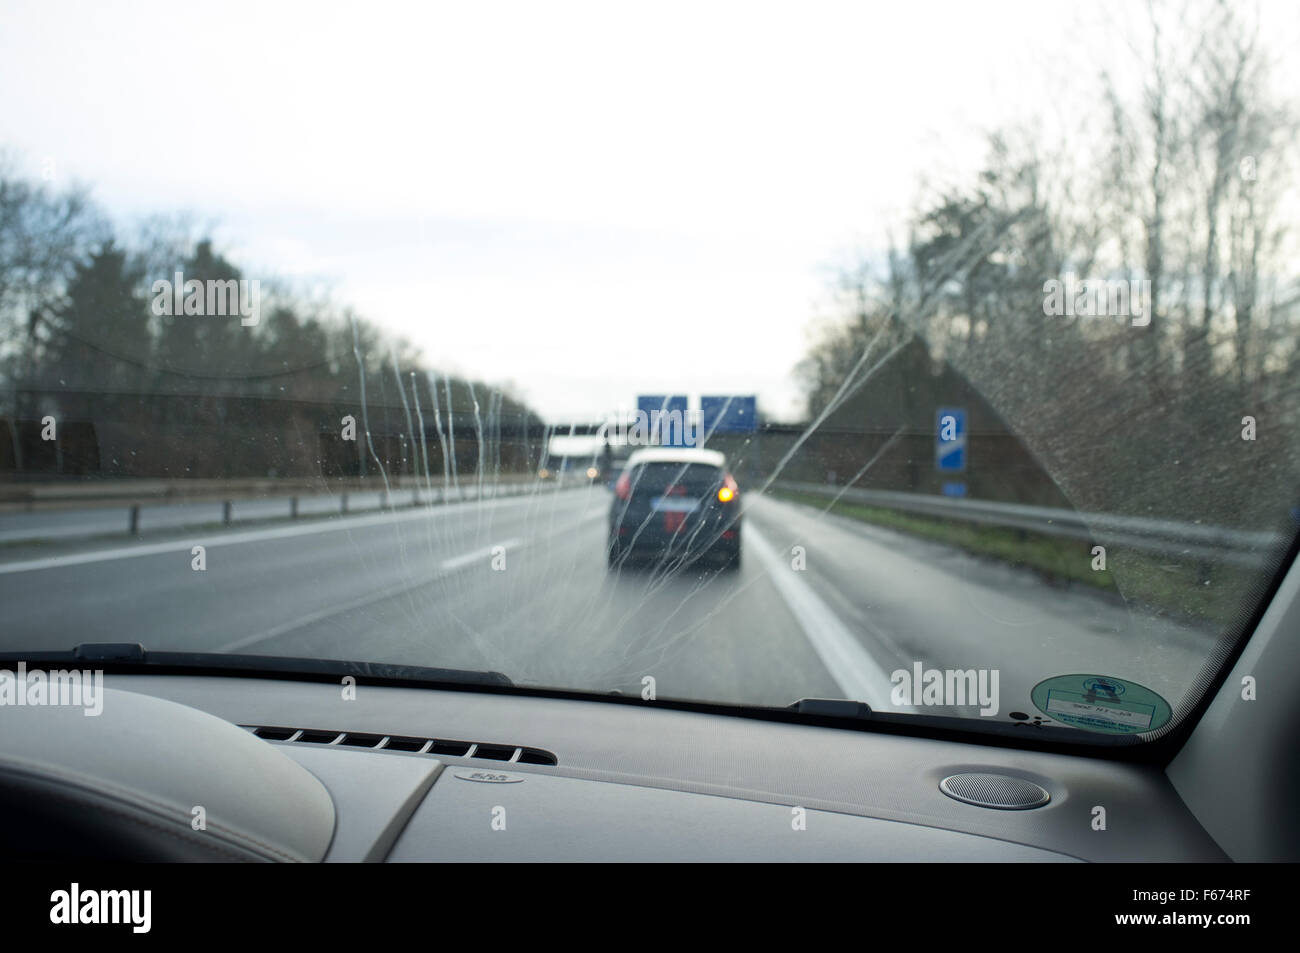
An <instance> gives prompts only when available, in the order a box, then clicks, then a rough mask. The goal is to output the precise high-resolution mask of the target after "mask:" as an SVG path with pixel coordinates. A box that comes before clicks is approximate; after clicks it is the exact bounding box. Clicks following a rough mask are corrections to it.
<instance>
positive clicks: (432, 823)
mask: <svg viewBox="0 0 1300 953" xmlns="http://www.w3.org/2000/svg"><path fill="white" fill-rule="evenodd" d="M105 685H106V687H107V688H109V689H110V690H116V691H122V692H128V693H132V697H134V696H146V697H147V698H149V699H155V700H163V702H164V703H166V702H170V703H173V704H171V705H165V707H166V709H167V710H168V711H166V712H163V711H159V712H155V713H154V718H155V720H160V721H162V722H164V723H166V722H174V723H177V724H180V723H183V722H185V721H186V719H188V718H191V717H202V718H205V719H206V718H211V719H212V720H214V721H215V720H219V721H220V722H223V723H224V726H225V728H227V729H228V730H226V731H224V732H222V731H216V730H214V729H213V728H212V725H211V724H210V723H209V722H208V721H207V720H204V721H203V724H204V725H205V726H206V728H205V730H206V731H207V734H206V735H205V736H204V740H203V742H202V744H203V750H202V751H200V752H198V756H197V757H196V759H195V765H185V764H178V763H176V762H173V765H174V767H175V770H176V772H177V773H179V774H182V775H187V776H188V777H189V779H190V780H189V781H188V782H187V783H189V784H190V785H191V787H190V788H189V789H188V790H186V789H182V790H174V789H173V790H172V791H171V799H170V801H169V802H168V803H169V804H171V805H172V807H171V808H164V810H167V809H171V810H180V809H182V808H184V809H185V810H186V812H187V813H186V814H185V815H184V816H183V817H182V818H180V820H182V821H184V822H188V821H189V814H188V806H187V805H188V802H189V801H193V802H194V803H195V804H204V805H205V809H206V811H207V813H208V816H209V817H210V818H212V819H213V820H214V821H215V822H216V823H217V824H219V825H220V824H221V823H223V819H224V818H227V817H233V818H234V819H235V820H234V821H232V822H231V823H229V824H227V827H236V828H237V827H238V826H239V824H240V823H243V824H245V827H247V825H248V824H255V825H262V827H263V830H261V831H260V832H259V840H260V842H262V843H272V842H273V841H274V839H275V838H276V837H278V836H279V831H278V829H277V828H276V825H281V824H284V823H285V817H286V816H288V815H292V814H293V813H294V812H293V810H291V808H292V807H293V805H289V804H286V805H284V808H285V810H284V811H283V812H281V814H277V812H276V809H275V807H274V802H275V801H276V799H277V797H278V796H279V791H280V789H284V790H288V791H289V792H290V796H291V797H292V798H293V799H295V800H296V801H297V802H299V803H298V804H297V808H298V810H299V812H300V813H301V812H302V811H306V812H307V813H309V814H311V815H312V817H313V818H314V820H312V823H311V825H309V828H310V829H302V828H303V824H302V818H300V817H299V818H296V819H295V820H294V823H295V824H297V828H296V829H295V831H296V832H295V834H294V836H295V837H296V838H297V840H296V842H295V843H296V850H295V852H294V853H295V856H294V857H293V858H291V859H302V860H321V859H323V860H325V861H329V862H334V861H381V860H386V861H389V862H408V861H487V860H492V861H499V860H520V861H573V860H614V861H619V860H629V861H636V860H640V861H646V860H649V861H669V860H767V861H801V860H890V861H949V860H951V861H965V860H981V861H990V860H992V861H1044V860H1047V861H1079V860H1083V861H1123V860H1142V861H1220V860H1224V859H1226V856H1225V854H1224V853H1223V851H1222V850H1221V849H1220V848H1219V847H1218V846H1217V845H1216V844H1215V842H1214V840H1212V839H1211V837H1210V836H1209V835H1208V834H1207V833H1206V832H1205V831H1204V830H1203V829H1202V827H1201V826H1200V825H1199V824H1198V823H1197V821H1196V819H1195V818H1194V817H1193V816H1192V814H1191V813H1190V811H1189V810H1188V809H1187V807H1186V806H1185V805H1184V803H1183V801H1182V800H1181V799H1180V798H1179V796H1178V794H1177V792H1176V791H1175V790H1174V788H1173V786H1172V785H1171V784H1170V782H1169V780H1168V779H1167V778H1166V776H1165V775H1164V773H1163V772H1162V771H1161V770H1160V769H1159V768H1156V767H1151V766H1146V765H1141V764H1128V763H1116V762H1111V761H1104V760H1100V759H1093V758H1083V757H1073V756H1069V755H1063V754H1053V753H1044V752H1036V751H1025V750H1013V749H1004V748H997V747H990V746H980V745H967V744H963V743H959V742H952V741H940V740H934V739H926V738H915V737H908V736H902V735H889V734H874V733H870V732H863V731H852V730H840V729H835V728H823V727H814V726H806V725H799V724H789V723H782V722H769V721H758V720H752V719H744V718H736V717H729V716H725V715H713V714H701V713H697V712H688V711H681V710H673V709H668V708H654V707H644V706H629V705H618V704H609V703H605V702H601V701H585V700H572V699H558V698H549V697H535V696H520V695H507V694H489V693H478V692H473V691H437V690H426V689H415V688H400V687H372V686H360V687H358V688H357V689H356V697H355V698H352V699H347V698H346V697H345V695H346V693H345V692H342V691H341V690H340V687H339V686H338V685H336V684H325V683H319V682H307V681H290V680H274V679H265V678H249V679H240V678H231V677H207V676H201V677H190V676H177V675H113V674H110V675H108V676H106V678H105ZM121 697H122V698H125V697H126V696H121ZM182 706H183V707H182ZM111 707H112V706H109V705H106V706H105V713H106V714H107V713H108V712H109V711H110V710H111ZM120 707H130V706H120ZM191 712H192V713H194V714H193V715H191V714H188V713H191ZM86 721H87V722H98V721H100V720H99V719H86ZM266 726H272V727H273V728H276V729H279V730H272V731H269V732H268V731H265V730H263V731H258V730H257V729H258V728H263V729H264V728H265V727H266ZM79 727H80V730H81V733H82V734H86V731H85V727H84V726H79ZM90 734H92V735H94V734H98V735H100V736H101V737H100V738H99V739H98V742H97V743H98V744H99V745H101V746H102V747H104V748H105V750H107V751H111V750H112V749H113V748H114V746H119V747H120V746H122V745H130V744H133V743H138V742H140V740H141V739H140V738H139V737H136V738H134V739H133V738H132V737H131V736H130V733H128V734H127V736H126V737H123V736H122V732H121V727H120V725H119V726H118V727H117V728H116V729H115V728H114V727H113V725H112V724H111V723H110V722H108V721H105V722H104V724H103V726H102V727H99V728H96V727H91V728H90ZM259 735H268V736H269V737H259ZM186 736H187V737H189V732H188V729H187V735H186ZM271 738H274V739H277V740H270V739H271ZM236 739H238V740H236ZM393 739H405V747H406V748H407V749H408V750H397V749H396V748H395V747H390V743H392V744H396V742H395V741H393ZM411 739H415V740H414V741H412V740H411ZM420 739H430V741H429V742H428V743H427V744H424V745H420V744H419V741H420ZM432 739H462V740H464V741H467V742H470V744H469V745H468V747H467V748H466V747H463V746H462V747H461V748H456V747H455V746H445V745H444V746H443V747H442V748H441V749H440V750H434V747H433V746H434V742H433V741H432ZM40 741H41V742H42V743H43V744H44V749H43V750H45V751H49V750H50V746H49V741H50V739H48V738H45V739H40ZM154 741H155V742H156V741H157V739H154ZM250 745H251V746H256V749H257V752H258V753H257V755H256V757H257V758H258V759H263V761H264V763H262V764H260V766H259V768H258V771H259V772H261V773H262V775H263V778H262V780H261V781H256V780H254V781H250V782H248V784H250V785H251V786H252V787H253V790H248V791H245V792H244V795H245V796H246V797H252V798H261V799H262V800H263V801H267V802H270V803H271V805H272V806H271V807H269V808H268V807H267V806H266V805H265V804H264V805H263V808H262V809H261V813H260V814H258V815H257V816H254V817H252V818H251V819H250V818H249V817H248V816H245V815H247V811H248V809H247V807H246V806H243V805H239V804H236V803H234V801H235V800H238V797H239V795H238V793H237V791H236V790H234V789H232V788H231V787H230V786H229V784H227V785H226V786H225V787H221V785H220V784H217V782H216V779H217V778H218V777H221V776H222V772H221V771H213V772H211V774H210V776H208V775H205V774H204V770H203V769H202V768H200V767H198V766H197V765H198V763H199V762H202V763H205V764H207V765H209V766H210V765H221V766H223V770H224V771H226V772H229V771H231V770H235V771H238V768H237V767H235V765H236V762H238V761H240V760H241V759H246V758H247V757H248V751H246V750H244V749H245V748H246V747H247V746H250ZM410 749H415V750H410ZM33 750H35V748H34V749H33ZM249 750H252V749H251V748H250V749H249ZM527 752H533V753H534V754H537V753H540V754H538V755H537V756H536V757H534V756H533V755H529V754H526V753H527ZM476 754H482V755H486V756H487V757H476V756H475V755H476ZM547 754H553V759H554V761H555V763H554V764H549V763H540V762H545V761H546V760H549V759H548V758H546V757H543V756H544V755H547ZM176 757H178V758H181V759H182V761H183V759H184V758H186V757H188V755H187V754H185V753H184V752H179V751H178V754H177V755H176ZM525 757H528V758H530V759H531V760H532V761H534V762H537V763H524V761H523V760H522V759H523V758H525ZM280 761H283V762H284V763H285V764H288V765H291V766H292V767H293V768H294V769H295V770H294V771H290V770H288V769H286V768H284V767H283V765H280V766H278V767H276V768H275V771H277V772H278V774H277V775H275V776H272V775H268V774H266V772H267V771H268V768H267V765H276V764H278V762H280ZM297 769H302V771H301V774H302V776H298V775H297V774H296V770H297ZM963 772H978V773H988V774H996V775H1000V776H1003V777H1005V778H1009V779H1023V780H1024V781H1029V782H1033V783H1034V784H1036V785H1038V786H1039V787H1041V788H1042V789H1043V790H1044V791H1045V792H1046V794H1047V803H1045V804H1043V805H1042V806H1039V807H1035V808H1033V809H1031V810H994V809H989V808H987V807H980V806H975V805H972V804H968V803H963V802H961V801H958V800H955V799H954V798H952V797H949V796H947V795H945V794H944V793H943V792H942V791H941V790H940V782H941V781H943V780H944V779H945V778H947V777H949V776H952V775H955V774H960V773H963ZM286 779H288V780H286ZM309 779H310V780H309ZM314 782H319V785H320V786H321V787H322V788H323V789H324V791H326V792H328V798H329V801H330V804H331V806H332V811H333V816H332V827H331V828H330V830H329V834H328V837H323V836H322V835H321V825H322V823H324V822H323V820H322V818H323V817H324V815H325V814H326V813H327V810H328V809H327V808H326V807H325V806H323V805H322V804H320V803H314V804H313V803H312V801H311V799H312V798H313V797H315V796H316V795H315V794H314V792H313V790H312V786H313V783H314ZM165 784H171V785H173V788H174V786H175V781H174V779H173V780H172V781H167V782H165ZM214 785H215V786H214ZM182 788H184V785H182ZM214 792H216V793H214ZM1097 807H1102V808H1104V809H1105V815H1106V819H1107V822H1106V825H1105V829H1104V830H1103V829H1098V828H1097V825H1096V824H1095V821H1094V818H1095V808H1097ZM155 821H156V818H155ZM190 836H191V837H192V836H193V835H190ZM260 859H290V858H285V857H280V856H268V857H263V858H260Z"/></svg>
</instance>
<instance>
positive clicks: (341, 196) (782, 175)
mask: <svg viewBox="0 0 1300 953" xmlns="http://www.w3.org/2000/svg"><path fill="white" fill-rule="evenodd" d="M0 23H3V29H0V84H3V88H4V91H5V95H4V96H3V97H0V117H3V121H0V651H3V652H6V653H19V652H33V653H34V652H54V651H70V650H71V649H73V647H75V646H77V645H80V644H83V643H104V642H109V643H139V644H140V645H142V646H143V647H144V650H145V656H144V661H145V662H146V664H147V662H148V659H149V653H169V652H170V653H176V652H186V653H212V654H215V655H219V656H230V657H232V658H233V657H234V656H239V657H241V658H242V659H245V660H247V659H248V658H252V659H254V660H256V659H259V658H264V659H268V660H269V659H271V658H275V659H280V660H284V659H290V660H301V661H303V662H304V663H305V662H306V661H308V660H322V659H324V660H343V661H351V662H366V663H384V664H390V665H401V666H411V667H418V668H426V667H427V668H435V669H440V670H456V671H459V672H468V673H484V672H490V673H498V674H499V675H500V676H503V677H504V678H505V679H508V680H509V681H510V682H512V683H513V684H514V685H515V686H517V687H519V688H521V689H524V690H552V689H553V690H563V691H567V692H586V693H593V694H596V695H600V696H602V697H607V696H610V695H611V693H618V694H619V695H621V696H623V697H625V698H628V699H636V700H642V701H644V702H646V703H654V702H683V701H685V702H702V703H711V704H720V705H734V706H746V707H786V706H790V705H794V704H796V703H798V702H800V700H807V699H839V700H852V701H855V702H861V703H865V705H867V706H869V708H870V709H871V711H872V712H880V713H884V712H888V713H891V714H893V715H896V716H898V717H900V718H913V717H914V718H916V719H918V720H920V719H926V718H933V717H936V716H944V717H955V718H960V719H962V721H961V724H962V725H964V726H966V727H968V728H969V730H971V731H979V730H982V729H984V728H986V727H988V726H991V725H999V726H1009V725H1012V724H1018V725H1023V726H1024V727H1025V729H1026V732H1029V731H1034V730H1036V729H1043V728H1047V729H1051V728H1056V729H1063V730H1068V731H1069V732H1070V733H1071V734H1070V737H1074V736H1075V735H1076V734H1077V735H1078V736H1079V737H1086V738H1089V739H1092V740H1093V741H1096V742H1097V743H1108V742H1110V741H1114V740H1121V741H1131V742H1139V743H1140V742H1142V741H1147V740H1151V739H1153V738H1157V737H1159V736H1160V735H1161V734H1162V733H1165V732H1168V731H1171V730H1173V729H1174V728H1175V727H1176V726H1177V724H1178V722H1179V719H1180V718H1181V717H1183V716H1184V715H1185V714H1186V713H1187V712H1188V711H1189V710H1190V709H1191V708H1192V707H1193V706H1195V704H1196V703H1197V702H1198V701H1199V699H1200V697H1201V695H1202V693H1203V692H1204V691H1205V690H1206V688H1207V686H1208V685H1210V684H1212V682H1213V678H1214V676H1215V674H1216V673H1217V672H1218V671H1219V670H1220V668H1221V666H1222V665H1223V662H1224V660H1225V658H1227V657H1229V656H1230V655H1231V653H1232V651H1233V649H1234V646H1236V645H1238V644H1239V642H1240V640H1241V639H1242V638H1243V637H1244V636H1245V635H1248V634H1249V629H1250V626H1251V625H1252V624H1253V622H1254V620H1255V619H1256V618H1257V617H1258V612H1259V611H1260V609H1261V606H1262V605H1263V604H1264V602H1265V601H1266V600H1267V598H1268V596H1269V594H1270V592H1271V587H1272V586H1273V584H1274V580H1275V579H1276V578H1277V574H1278V572H1279V569H1280V568H1281V567H1282V564H1283V560H1284V559H1285V558H1286V554H1287V553H1288V551H1289V547H1290V545H1291V542H1292V539H1293V537H1294V536H1295V534H1296V531H1297V526H1298V525H1300V388H1298V387H1297V381H1298V380H1300V254H1298V252H1300V230H1298V229H1297V223H1298V222H1300V217H1298V216H1297V212H1298V211H1300V207H1298V206H1300V201H1298V190H1297V184H1298V183H1300V146H1298V145H1297V144H1298V143H1300V136H1298V135H1297V132H1298V131H1300V130H1298V129H1297V123H1300V81H1298V75H1297V64H1296V60H1295V57H1294V51H1295V50H1296V49H1300V11H1298V10H1297V9H1296V7H1295V6H1294V4H1291V3H1287V2H1281V3H1260V4H1223V3H1218V2H1213V0H1191V2H1188V3H1182V2H1180V3H1166V2H1163V0H1152V2H1151V3H1149V4H1130V3H1110V4H1103V3H1099V4H1084V5H1079V4H1074V3H1063V2H1005V3H993V4H980V5H968V4H961V3H920V4H892V5H878V4H858V3H848V4H829V3H828V4H820V3H817V4H788V5H777V6H766V5H764V6H755V5H750V4H734V5H725V4H719V5H712V4H710V5H705V6H700V5H695V4H684V5H677V4H653V5H624V4H617V5H609V4H569V3H561V4H545V5H537V4H522V3H521V4H503V5H493V6H492V7H491V8H486V7H480V6H477V5H463V4H427V5H411V6H409V7H404V6H391V7H390V6H381V7H374V6H350V7H331V6H327V5H314V4H309V5H290V4H283V5H282V4H272V5H261V4H234V5H230V6H222V7H220V8H212V9H198V8H192V7H187V6H171V5H166V6H164V5H158V4H153V3H140V4H107V5H84V4H71V3H64V2H47V3H10V4H7V5H6V7H5V10H4V12H3V13H2V14H0ZM266 664H268V665H269V664H270V662H269V661H268V662H267V663H266ZM277 664H281V665H282V664H283V663H282V662H279V663H277ZM494 677H495V676H494ZM845 710H846V711H848V710H852V711H859V712H860V711H862V710H863V709H861V708H860V707H857V708H852V707H850V708H846V709H845Z"/></svg>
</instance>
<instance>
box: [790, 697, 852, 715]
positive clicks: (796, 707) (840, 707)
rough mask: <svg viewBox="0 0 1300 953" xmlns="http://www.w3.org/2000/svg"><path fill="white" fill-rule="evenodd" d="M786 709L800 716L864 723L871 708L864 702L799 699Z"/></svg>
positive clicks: (834, 699)
mask: <svg viewBox="0 0 1300 953" xmlns="http://www.w3.org/2000/svg"><path fill="white" fill-rule="evenodd" d="M786 707H787V708H788V710H790V711H796V712H798V713H799V714H801V715H819V716H821V717H823V718H854V719H858V720H862V721H865V720H866V719H868V718H870V717H871V716H872V713H871V706H870V705H868V704H867V703H866V702H855V701H849V700H848V699H844V698H801V699H799V700H798V701H797V702H795V703H794V704H793V705H788V706H786Z"/></svg>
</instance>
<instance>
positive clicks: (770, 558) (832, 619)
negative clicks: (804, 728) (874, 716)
mask: <svg viewBox="0 0 1300 953" xmlns="http://www.w3.org/2000/svg"><path fill="white" fill-rule="evenodd" d="M744 540H745V546H746V548H748V549H749V551H750V552H752V553H753V554H754V555H755V556H757V557H758V561H759V562H760V563H761V564H762V566H763V568H764V569H765V570H767V574H768V577H769V578H770V579H771V580H772V582H773V584H774V585H775V586H776V589H777V592H779V593H780V594H781V597H782V598H783V599H784V600H785V603H786V605H787V606H788V607H789V609H790V612H791V614H792V615H794V617H795V619H796V620H797V621H798V622H799V626H800V627H801V628H802V629H803V632H804V636H805V638H807V639H808V644H809V645H811V646H812V648H813V651H814V652H816V653H817V657H818V658H820V659H821V661H822V664H823V665H825V666H826V670H827V671H828V672H830V674H831V678H833V679H835V683H836V684H837V685H839V687H840V691H841V692H843V693H844V697H845V698H848V699H852V700H853V701H859V702H866V703H867V704H868V705H870V706H871V708H872V709H873V710H876V711H880V710H884V709H887V708H889V707H890V703H889V690H890V681H889V675H888V673H886V672H885V670H884V669H883V668H881V667H880V665H879V664H878V663H877V662H876V660H875V659H873V658H872V657H871V653H869V652H868V651H867V650H866V649H865V648H864V647H863V645H862V643H861V642H860V641H859V640H858V638H857V637H856V636H855V635H854V634H853V633H852V632H851V631H849V629H848V628H847V627H845V625H844V623H843V622H841V621H840V619H839V616H837V615H836V614H835V612H834V611H833V610H832V609H831V608H830V606H828V605H826V603H825V602H823V601H822V599H821V597H820V596H818V595H817V593H816V592H815V591H813V588H812V587H811V586H810V585H808V583H806V582H804V580H803V579H802V577H801V576H800V575H799V573H797V572H795V571H794V570H793V569H791V568H790V566H789V564H788V563H787V562H785V560H783V559H782V558H781V556H780V555H778V554H777V552H776V550H775V549H774V548H773V547H772V545H771V544H770V543H769V542H768V541H767V540H766V539H765V538H764V537H763V534H762V533H760V532H758V529H757V527H755V526H754V524H753V523H748V524H747V525H746V526H745V530H744Z"/></svg>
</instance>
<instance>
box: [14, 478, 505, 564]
mask: <svg viewBox="0 0 1300 953" xmlns="http://www.w3.org/2000/svg"><path fill="white" fill-rule="evenodd" d="M530 500H531V497H527V496H523V497H510V498H508V499H499V500H483V501H481V502H478V503H475V504H474V505H475V506H480V507H484V508H486V509H495V508H496V507H499V506H519V505H521V504H526V503H528V502H530ZM457 511H458V507H457V506H456V505H454V504H453V505H451V506H437V507H435V508H432V509H428V508H425V507H420V508H419V509H416V510H413V511H409V512H402V513H375V514H372V515H370V516H347V517H338V518H336V519H331V520H330V521H328V522H321V523H312V524H309V525H305V526H279V527H267V528H265V529H252V530H244V531H243V532H238V533H219V535H213V536H210V537H207V538H204V537H202V536H195V537H190V538H189V539H187V540H171V541H170V542H166V543H145V544H143V545H140V546H121V547H117V548H114V549H97V550H92V551H91V552H86V553H69V554H67V555H65V556H47V557H46V558H44V559H28V560H23V561H21V562H12V563H0V575H4V574H6V573H12V572H34V571H36V570H39V569H58V568H60V567H63V566H80V565H83V564H85V563H98V562H104V561H106V560H111V559H130V558H132V557H136V556H156V555H158V554H159V553H181V552H189V550H190V548H191V547H193V546H195V545H198V544H202V545H203V546H206V547H207V548H208V549H212V548H213V547H215V546H237V545H239V544H240V543H255V542H260V541H262V540H267V539H288V538H291V537H294V536H313V535H315V534H317V533H337V532H340V531H342V530H350V529H359V528H363V527H366V526H383V525H384V524H387V523H404V522H407V521H409V520H419V519H431V518H433V517H436V516H445V515H449V514H451V513H454V512H457ZM459 512H464V510H459Z"/></svg>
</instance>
